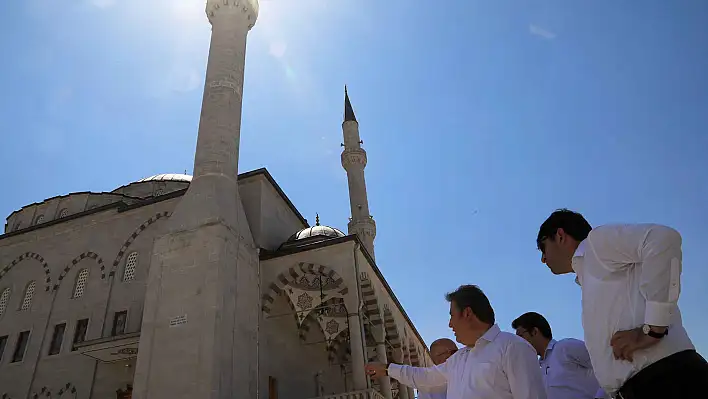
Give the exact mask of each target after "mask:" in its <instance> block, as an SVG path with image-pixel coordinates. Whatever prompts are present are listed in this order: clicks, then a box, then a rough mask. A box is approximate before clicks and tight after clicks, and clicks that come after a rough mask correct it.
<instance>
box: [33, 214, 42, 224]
mask: <svg viewBox="0 0 708 399" xmlns="http://www.w3.org/2000/svg"><path fill="white" fill-rule="evenodd" d="M42 222H44V215H39V216H37V219H35V220H34V224H40V223H42Z"/></svg>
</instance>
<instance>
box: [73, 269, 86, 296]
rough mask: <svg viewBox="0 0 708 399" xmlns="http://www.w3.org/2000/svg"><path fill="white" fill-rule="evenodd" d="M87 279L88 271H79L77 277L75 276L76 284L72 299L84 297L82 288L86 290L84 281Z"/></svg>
mask: <svg viewBox="0 0 708 399" xmlns="http://www.w3.org/2000/svg"><path fill="white" fill-rule="evenodd" d="M87 279H88V269H81V270H80V271H79V275H78V276H76V284H75V285H74V298H81V297H82V296H84V288H86V280H87Z"/></svg>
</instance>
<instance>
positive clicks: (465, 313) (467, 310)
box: [462, 308, 474, 320]
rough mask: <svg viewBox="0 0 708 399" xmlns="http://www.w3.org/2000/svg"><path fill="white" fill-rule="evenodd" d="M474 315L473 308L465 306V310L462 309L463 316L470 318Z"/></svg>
mask: <svg viewBox="0 0 708 399" xmlns="http://www.w3.org/2000/svg"><path fill="white" fill-rule="evenodd" d="M472 316H474V314H473V313H472V308H465V310H463V311H462V317H464V318H465V319H467V320H469V319H470V318H471V317H472Z"/></svg>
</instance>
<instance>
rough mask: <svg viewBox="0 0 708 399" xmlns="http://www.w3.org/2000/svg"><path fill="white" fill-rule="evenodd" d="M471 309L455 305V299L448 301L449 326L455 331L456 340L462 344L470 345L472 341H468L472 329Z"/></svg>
mask: <svg viewBox="0 0 708 399" xmlns="http://www.w3.org/2000/svg"><path fill="white" fill-rule="evenodd" d="M470 317H474V316H473V315H472V309H470V308H466V309H465V310H463V311H460V309H459V308H458V307H457V304H456V303H455V301H451V302H450V324H449V326H450V328H451V329H452V332H454V333H455V339H456V340H457V342H459V343H461V344H463V345H471V344H474V342H469V337H470V332H471V330H472V321H471V320H470Z"/></svg>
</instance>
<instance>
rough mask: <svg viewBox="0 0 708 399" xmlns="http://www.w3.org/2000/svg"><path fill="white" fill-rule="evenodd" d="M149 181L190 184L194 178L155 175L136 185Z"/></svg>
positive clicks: (174, 174) (172, 174)
mask: <svg viewBox="0 0 708 399" xmlns="http://www.w3.org/2000/svg"><path fill="white" fill-rule="evenodd" d="M147 181H183V182H187V183H189V182H191V181H192V176H190V175H183V174H180V173H163V174H161V175H155V176H150V177H146V178H144V179H140V180H138V181H136V183H144V182H147Z"/></svg>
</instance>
